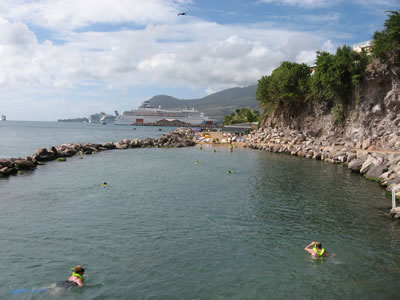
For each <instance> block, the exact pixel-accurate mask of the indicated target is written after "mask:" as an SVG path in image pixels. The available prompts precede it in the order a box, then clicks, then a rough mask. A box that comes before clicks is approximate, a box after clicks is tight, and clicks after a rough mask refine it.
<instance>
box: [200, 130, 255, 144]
mask: <svg viewBox="0 0 400 300" xmlns="http://www.w3.org/2000/svg"><path fill="white" fill-rule="evenodd" d="M206 135H207V136H210V137H209V138H208V139H209V140H208V141H205V140H201V141H200V140H199V139H197V138H195V142H196V144H209V145H213V146H216V147H228V145H229V144H228V143H227V142H225V143H222V140H224V139H225V140H227V138H228V137H224V136H223V132H221V131H209V132H208V131H204V132H199V133H198V134H197V135H196V136H202V137H206ZM243 137H244V138H245V139H247V135H244V136H243ZM213 139H219V141H220V143H213V142H212V141H213ZM232 145H233V146H234V147H235V148H243V147H244V145H245V142H232Z"/></svg>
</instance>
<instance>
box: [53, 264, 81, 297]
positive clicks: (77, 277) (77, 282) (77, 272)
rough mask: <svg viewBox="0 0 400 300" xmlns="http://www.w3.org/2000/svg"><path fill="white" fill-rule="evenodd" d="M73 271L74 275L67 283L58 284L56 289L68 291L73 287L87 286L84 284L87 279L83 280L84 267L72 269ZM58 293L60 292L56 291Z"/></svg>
mask: <svg viewBox="0 0 400 300" xmlns="http://www.w3.org/2000/svg"><path fill="white" fill-rule="evenodd" d="M71 269H72V275H71V276H70V277H69V278H68V280H66V281H62V282H57V283H56V288H58V289H68V288H70V287H73V286H85V285H84V284H83V281H84V280H85V278H83V274H84V273H85V269H84V268H83V267H82V266H76V267H75V268H71ZM56 292H59V291H56Z"/></svg>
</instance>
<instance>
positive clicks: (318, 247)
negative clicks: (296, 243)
mask: <svg viewBox="0 0 400 300" xmlns="http://www.w3.org/2000/svg"><path fill="white" fill-rule="evenodd" d="M311 247H313V248H311ZM304 250H306V251H307V252H308V253H310V254H311V255H312V256H314V257H326V256H335V254H330V253H328V251H326V250H325V248H322V244H321V242H312V243H310V244H309V245H308V246H307V247H305V248H304Z"/></svg>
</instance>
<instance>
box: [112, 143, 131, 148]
mask: <svg viewBox="0 0 400 300" xmlns="http://www.w3.org/2000/svg"><path fill="white" fill-rule="evenodd" d="M115 148H116V149H128V148H129V145H128V144H121V143H115Z"/></svg>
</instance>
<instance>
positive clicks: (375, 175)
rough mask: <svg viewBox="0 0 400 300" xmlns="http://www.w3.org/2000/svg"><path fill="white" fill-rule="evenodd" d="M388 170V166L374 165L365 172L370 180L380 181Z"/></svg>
mask: <svg viewBox="0 0 400 300" xmlns="http://www.w3.org/2000/svg"><path fill="white" fill-rule="evenodd" d="M387 170H388V167H387V166H385V165H379V166H373V167H371V168H370V169H369V170H368V172H367V173H366V174H365V178H367V179H370V180H375V181H380V179H379V178H380V177H381V176H382V174H383V173H385V172H386V171H387Z"/></svg>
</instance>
